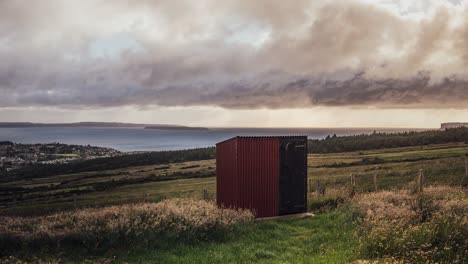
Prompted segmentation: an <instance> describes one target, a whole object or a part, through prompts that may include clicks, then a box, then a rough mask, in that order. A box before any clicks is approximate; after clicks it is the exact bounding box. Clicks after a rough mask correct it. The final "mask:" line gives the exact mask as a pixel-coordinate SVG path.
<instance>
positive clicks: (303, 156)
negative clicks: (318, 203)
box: [279, 138, 307, 214]
mask: <svg viewBox="0 0 468 264" xmlns="http://www.w3.org/2000/svg"><path fill="white" fill-rule="evenodd" d="M279 178H280V179H279V193H280V201H279V202H280V208H279V213H280V214H293V213H302V212H305V211H306V209H307V139H306V138H305V139H303V138H299V139H294V138H292V139H283V140H282V141H281V144H280V177H279Z"/></svg>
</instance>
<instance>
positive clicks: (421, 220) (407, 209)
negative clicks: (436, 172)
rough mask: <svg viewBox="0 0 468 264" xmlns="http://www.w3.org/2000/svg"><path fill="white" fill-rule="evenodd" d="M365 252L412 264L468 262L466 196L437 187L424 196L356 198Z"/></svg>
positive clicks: (397, 194)
mask: <svg viewBox="0 0 468 264" xmlns="http://www.w3.org/2000/svg"><path fill="white" fill-rule="evenodd" d="M353 206H355V210H356V211H357V212H358V215H359V216H360V218H359V219H360V226H361V228H360V236H361V238H360V240H361V251H362V252H361V253H362V254H363V255H364V256H366V257H370V258H384V259H385V258H397V259H400V260H402V261H404V262H411V263H432V262H439V263H467V262H468V196H467V193H466V190H465V191H464V190H463V189H461V188H454V187H446V186H437V187H436V186H434V187H428V188H426V189H425V190H424V193H422V194H417V193H412V192H411V191H406V190H399V191H393V192H390V191H384V192H378V193H368V194H361V195H357V196H355V197H354V199H353Z"/></svg>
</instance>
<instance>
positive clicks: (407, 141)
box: [308, 127, 468, 153]
mask: <svg viewBox="0 0 468 264" xmlns="http://www.w3.org/2000/svg"><path fill="white" fill-rule="evenodd" d="M452 142H465V143H468V128H464V127H461V128H451V129H446V130H429V131H422V132H412V131H411V132H401V133H376V132H374V133H372V134H362V135H355V136H342V137H337V136H336V135H333V136H327V137H326V138H324V139H310V140H309V141H308V150H309V153H336V152H347V151H359V150H371V149H383V148H398V147H411V146H424V145H430V144H444V143H452Z"/></svg>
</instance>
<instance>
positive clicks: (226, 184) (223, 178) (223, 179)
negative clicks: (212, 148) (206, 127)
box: [216, 138, 239, 208]
mask: <svg viewBox="0 0 468 264" xmlns="http://www.w3.org/2000/svg"><path fill="white" fill-rule="evenodd" d="M238 189H239V185H238V177H237V138H233V139H230V140H227V141H224V142H221V143H218V144H216V202H217V204H218V205H219V206H225V207H233V208H237V207H239V204H238V202H237V201H238V199H239V198H238V197H239V190H238Z"/></svg>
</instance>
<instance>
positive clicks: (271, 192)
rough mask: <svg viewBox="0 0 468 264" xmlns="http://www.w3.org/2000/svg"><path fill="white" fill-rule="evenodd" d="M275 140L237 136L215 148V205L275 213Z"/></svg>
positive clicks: (259, 215) (276, 148)
mask: <svg viewBox="0 0 468 264" xmlns="http://www.w3.org/2000/svg"><path fill="white" fill-rule="evenodd" d="M279 143H280V139H279V138H278V137H237V138H233V139H230V140H227V141H224V142H221V143H218V144H217V145H216V187H217V192H216V198H217V199H216V200H217V203H218V205H223V206H227V207H233V208H248V209H251V210H254V211H255V213H256V216H257V217H269V216H277V215H278V214H279Z"/></svg>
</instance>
